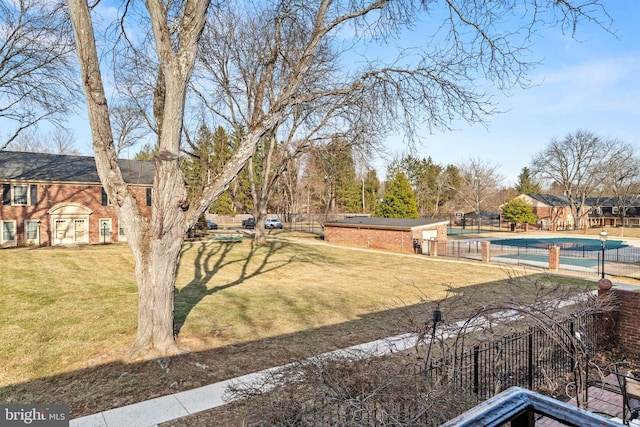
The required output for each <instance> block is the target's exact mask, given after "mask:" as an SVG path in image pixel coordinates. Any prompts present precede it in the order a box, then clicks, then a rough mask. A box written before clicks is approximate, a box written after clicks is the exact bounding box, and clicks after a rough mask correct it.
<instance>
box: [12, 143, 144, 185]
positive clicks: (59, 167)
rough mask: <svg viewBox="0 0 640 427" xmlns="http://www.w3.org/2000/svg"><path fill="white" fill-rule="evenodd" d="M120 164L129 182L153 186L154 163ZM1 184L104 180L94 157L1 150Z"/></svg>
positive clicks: (94, 182)
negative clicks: (99, 174) (99, 175)
mask: <svg viewBox="0 0 640 427" xmlns="http://www.w3.org/2000/svg"><path fill="white" fill-rule="evenodd" d="M118 165H119V166H120V170H121V171H122V177H123V178H124V180H125V182H127V183H129V184H139V185H153V176H154V164H153V162H151V161H140V160H128V159H118ZM0 181H40V182H43V181H44V182H74V183H88V184H99V183H100V178H99V177H98V170H97V169H96V162H95V159H94V158H93V157H91V156H70V155H66V154H47V153H28V152H22V151H0Z"/></svg>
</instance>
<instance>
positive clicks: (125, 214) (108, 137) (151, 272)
mask: <svg viewBox="0 0 640 427" xmlns="http://www.w3.org/2000/svg"><path fill="white" fill-rule="evenodd" d="M67 3H68V7H69V14H70V17H71V21H72V25H73V29H74V33H75V38H76V48H77V51H78V61H79V64H80V71H81V73H82V81H83V86H84V91H85V98H86V101H87V109H88V114H89V122H90V125H91V132H92V139H93V147H94V156H95V159H96V167H97V170H98V174H99V176H100V180H101V182H102V184H103V186H104V188H105V190H106V191H107V193H108V194H109V197H110V198H111V200H113V202H114V206H115V209H116V213H117V215H118V218H119V219H120V222H121V224H122V226H123V228H124V230H125V233H126V235H127V241H128V243H129V246H130V248H131V251H132V253H133V256H134V259H135V269H136V279H137V282H138V305H139V309H138V333H137V337H136V340H135V342H134V344H133V346H132V347H131V350H130V353H129V357H130V358H131V359H139V358H153V357H158V356H166V355H174V354H177V353H179V352H182V351H183V350H184V349H183V348H181V347H179V346H178V345H177V343H176V341H175V338H174V332H173V302H174V301H173V298H174V288H175V281H176V268H177V265H178V260H179V257H180V248H181V246H182V243H183V241H184V233H185V231H186V229H187V227H188V225H189V224H190V222H195V221H194V218H197V216H198V215H199V214H200V213H201V212H202V211H204V209H205V208H206V206H205V204H206V203H205V202H203V203H201V204H199V205H198V206H197V207H196V208H195V209H192V210H191V211H190V212H188V217H187V215H186V214H185V210H186V209H187V206H186V205H185V204H186V199H187V192H186V189H185V188H184V177H183V174H182V172H181V171H180V169H179V166H178V155H177V153H178V152H179V143H180V134H181V129H182V119H183V116H184V103H185V94H186V85H187V82H188V80H189V76H190V73H191V70H192V68H193V64H194V62H195V53H196V50H197V39H198V37H199V34H200V33H201V30H202V26H203V25H204V16H205V15H206V9H207V7H208V0H194V1H187V2H185V6H184V8H185V10H184V13H185V14H186V15H190V16H192V17H193V19H192V20H187V21H184V27H182V28H181V29H182V33H181V36H180V42H181V43H180V46H179V48H178V49H176V50H175V51H174V47H173V46H172V45H171V40H170V37H169V36H168V35H167V32H168V31H169V28H168V25H167V21H166V15H165V12H166V11H165V10H164V7H163V5H162V4H161V3H159V2H157V1H154V0H149V1H148V2H147V6H148V8H149V12H150V15H151V22H152V25H153V30H154V35H155V36H156V48H157V51H158V55H159V57H160V62H161V63H162V64H163V65H162V71H161V79H162V81H163V82H164V85H163V90H162V91H161V93H159V94H158V97H157V100H158V101H159V102H160V103H161V112H160V113H159V115H158V117H157V119H158V125H159V136H158V146H159V148H160V151H159V153H158V154H157V155H156V156H155V158H154V160H155V177H154V192H153V206H152V218H151V221H148V219H147V218H145V217H144V215H142V213H141V211H140V208H139V206H138V202H137V200H136V199H135V197H133V195H132V193H131V191H130V190H129V187H128V185H127V183H126V182H125V181H124V179H123V177H122V173H121V171H120V169H119V167H118V162H117V152H116V149H115V147H114V143H113V132H112V129H111V124H110V119H109V108H108V106H107V100H106V96H105V92H104V86H103V83H102V77H101V74H100V66H99V60H98V53H97V48H96V41H95V38H94V32H93V24H92V21H91V15H90V11H89V7H88V5H87V2H86V1H84V0H68V2H67ZM238 169H239V167H238ZM229 181H230V179H229Z"/></svg>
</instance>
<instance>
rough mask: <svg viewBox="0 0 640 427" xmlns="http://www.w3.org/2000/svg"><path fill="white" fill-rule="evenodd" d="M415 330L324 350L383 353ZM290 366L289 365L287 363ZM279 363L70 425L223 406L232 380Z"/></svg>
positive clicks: (164, 417)
mask: <svg viewBox="0 0 640 427" xmlns="http://www.w3.org/2000/svg"><path fill="white" fill-rule="evenodd" d="M416 339H417V338H416V336H415V335H413V334H404V335H398V336H396V337H391V338H385V339H381V340H377V341H373V342H369V343H365V344H360V345H356V346H353V347H349V348H345V349H341V350H336V351H332V352H328V353H324V354H321V355H320V356H316V357H330V356H354V355H357V356H363V355H366V356H382V355H385V354H391V353H395V352H399V351H403V350H406V349H408V348H411V347H413V346H415V344H416ZM285 366H286V365H285ZM283 367H284V366H278V367H275V368H270V369H266V370H264V371H260V372H255V373H252V374H247V375H243V376H241V377H237V378H232V379H229V380H225V381H221V382H218V383H215V384H210V385H207V386H204V387H199V388H195V389H192V390H187V391H182V392H179V393H174V394H171V395H167V396H162V397H158V398H155V399H151V400H147V401H144V402H139V403H134V404H132V405H128V406H123V407H121V408H115V409H110V410H108V411H104V412H99V413H97V414H92V415H87V416H84V417H80V418H75V419H72V420H71V421H70V424H69V425H70V427H152V426H156V425H158V424H160V423H164V422H167V421H171V420H175V419H177V418H181V417H185V416H187V415H192V414H196V413H198V412H201V411H206V410H208V409H212V408H216V407H218V406H222V405H224V404H226V403H229V402H230V401H229V400H227V399H225V391H226V389H227V388H228V387H229V386H230V385H231V384H235V385H238V384H256V383H258V382H259V381H261V380H262V379H264V378H265V377H268V376H269V374H270V373H272V372H274V371H277V370H278V369H281V368H283Z"/></svg>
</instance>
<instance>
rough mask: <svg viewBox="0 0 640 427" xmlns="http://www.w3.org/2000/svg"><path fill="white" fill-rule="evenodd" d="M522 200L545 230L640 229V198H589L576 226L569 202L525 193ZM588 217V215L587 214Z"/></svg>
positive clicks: (560, 197) (548, 195)
mask: <svg viewBox="0 0 640 427" xmlns="http://www.w3.org/2000/svg"><path fill="white" fill-rule="evenodd" d="M518 198H520V199H522V200H525V201H526V202H527V203H529V204H530V205H531V206H532V207H533V213H534V214H535V215H536V216H537V217H538V219H539V224H538V225H539V226H540V228H541V229H542V230H564V229H573V228H582V227H585V226H586V227H618V226H621V225H623V224H624V225H625V226H628V227H640V197H630V198H626V199H618V198H617V197H589V198H587V199H586V200H585V204H584V206H583V207H582V211H581V213H582V215H581V216H582V218H581V219H580V220H579V223H578V224H576V227H574V218H573V216H572V215H571V207H570V204H569V199H568V198H567V197H565V196H557V195H553V194H521V195H520V196H518ZM585 214H586V215H585Z"/></svg>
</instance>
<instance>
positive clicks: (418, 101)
mask: <svg viewBox="0 0 640 427" xmlns="http://www.w3.org/2000/svg"><path fill="white" fill-rule="evenodd" d="M67 4H68V10H69V14H70V17H71V22H72V24H73V29H74V34H75V41H76V47H77V54H78V59H79V64H80V70H81V73H82V84H83V87H84V91H85V98H86V101H87V108H88V111H89V122H90V125H91V129H92V138H93V148H94V153H95V159H96V165H97V169H98V173H99V176H100V179H101V181H102V184H103V186H104V187H105V189H106V191H107V193H108V194H109V196H110V199H111V200H112V201H113V202H114V206H115V208H116V211H117V213H118V216H119V219H120V222H121V224H122V226H123V228H124V231H125V233H126V234H127V241H128V243H129V245H130V247H131V251H132V253H133V257H134V260H135V272H136V279H137V282H138V289H139V299H138V333H137V338H136V341H135V343H134V345H133V347H132V353H131V356H132V357H137V356H141V357H157V356H159V355H170V354H175V353H177V352H179V351H182V349H181V348H180V346H179V345H178V344H177V342H176V340H175V337H174V330H173V317H172V315H173V298H174V286H175V280H176V266H177V264H178V261H179V257H180V248H181V245H182V243H183V239H184V235H185V232H186V230H187V229H188V228H189V227H190V226H191V225H193V224H194V223H195V221H196V220H197V218H198V217H199V216H200V215H201V214H202V213H203V212H204V211H205V210H206V209H207V208H208V207H209V206H210V205H211V204H212V203H213V201H214V200H215V199H216V198H217V197H218V196H219V195H220V194H221V193H222V192H223V191H224V190H225V189H226V188H227V186H228V185H229V183H230V182H231V181H232V180H233V179H234V177H236V176H237V174H238V173H239V171H240V170H241V169H242V168H243V167H244V165H245V164H246V162H247V161H248V160H249V159H250V157H251V156H252V154H253V152H254V148H255V147H256V145H257V144H258V143H259V142H261V141H263V140H265V138H272V137H273V135H277V134H278V132H279V131H280V130H281V129H282V128H283V126H284V125H285V124H286V123H287V121H288V120H291V119H292V118H293V117H294V116H295V114H296V113H297V112H299V111H300V109H303V110H304V109H305V108H306V107H307V106H314V108H315V106H318V105H325V106H326V107H325V108H326V109H325V110H324V111H331V110H332V109H334V108H339V106H340V104H339V103H338V101H336V100H340V99H342V100H343V105H347V106H349V107H350V108H349V109H347V110H343V112H342V114H341V115H339V116H340V117H341V120H350V121H352V122H355V120H354V119H355V118H357V117H358V115H360V116H361V121H363V122H366V123H371V121H369V120H364V116H365V115H367V114H373V113H374V112H375V117H376V118H377V120H378V123H380V124H382V125H384V127H387V128H389V127H394V126H395V127H396V129H397V130H404V131H405V133H406V134H408V135H411V134H412V133H413V132H414V130H415V129H416V124H417V123H427V124H428V125H429V126H439V127H447V126H448V123H449V121H450V120H451V119H453V118H463V119H466V120H470V121H477V120H482V119H483V117H485V116H486V115H487V114H491V113H493V112H494V107H493V105H492V103H491V99H490V97H489V96H488V94H485V93H483V92H481V91H479V90H478V89H477V88H478V87H480V86H479V85H476V84H475V83H476V81H475V78H476V77H486V78H489V79H490V80H491V81H492V82H494V83H495V84H496V85H497V86H500V87H510V86H512V85H513V84H520V83H526V72H527V70H528V69H529V67H530V65H531V64H530V63H528V62H527V61H526V58H525V57H523V56H522V55H523V54H524V53H525V50H526V47H527V45H528V40H529V39H528V37H529V36H530V35H531V34H532V32H533V31H534V30H535V29H536V27H537V26H538V24H541V23H544V22H550V21H549V20H553V18H554V16H556V17H559V20H558V19H555V20H553V22H554V23H556V24H559V25H562V26H563V27H564V28H568V29H570V30H573V29H574V28H575V26H576V25H577V24H578V23H580V22H583V21H585V20H592V21H595V22H596V23H597V24H600V25H602V24H601V22H600V21H599V20H598V19H599V18H602V17H604V18H607V16H606V13H605V14H604V15H603V13H604V9H602V8H600V7H599V5H598V2H597V1H591V0H590V1H588V2H584V3H583V2H581V1H575V2H574V1H571V2H570V1H562V2H557V1H551V0H523V1H522V5H527V7H522V8H520V6H522V5H521V4H520V3H510V2H507V3H504V2H494V1H489V0H484V1H477V2H473V3H471V2H468V1H466V0H445V1H442V2H424V1H414V0H358V1H350V0H312V1H307V2H297V1H289V0H280V1H255V2H254V1H250V0H247V1H244V2H221V3H220V4H216V5H215V7H211V8H210V0H166V1H160V0H147V1H146V3H145V6H144V8H142V9H140V8H139V6H140V4H139V3H137V2H126V3H123V4H122V5H121V7H120V12H121V14H122V15H121V16H118V17H117V18H116V22H117V24H116V28H121V29H122V30H123V31H121V32H120V34H121V35H122V36H121V37H120V38H119V39H118V41H117V42H120V43H124V44H125V45H126V44H129V45H134V44H136V43H138V45H137V46H138V48H137V49H131V50H130V52H133V53H134V54H135V55H133V56H123V57H126V58H130V60H131V61H137V62H136V63H135V64H134V65H135V66H139V65H140V64H141V63H144V65H149V66H155V72H147V73H146V74H145V75H146V76H153V77H154V78H155V81H154V83H153V84H144V85H140V86H139V87H140V89H141V90H146V91H147V92H146V98H144V99H146V101H147V104H146V108H150V109H152V111H153V123H150V124H151V125H152V127H153V128H154V129H155V131H156V133H157V154H155V156H154V161H155V170H156V172H155V181H154V189H153V190H154V191H153V204H152V217H151V219H150V220H147V219H146V218H145V217H144V216H143V215H142V214H141V212H140V210H139V209H138V205H137V203H136V200H135V198H134V197H133V195H132V193H131V192H130V190H129V188H128V186H127V184H126V183H125V182H124V180H123V177H122V173H121V171H120V170H119V168H118V164H117V161H116V153H117V152H116V148H115V144H114V138H113V130H112V126H111V121H110V107H109V104H108V102H107V96H106V94H105V83H104V81H103V77H102V72H103V70H101V67H100V65H101V63H100V57H101V56H100V54H99V53H98V49H97V46H98V43H97V42H96V34H100V33H98V32H97V31H96V30H95V28H94V23H93V19H92V16H91V10H92V8H91V7H90V6H89V5H88V4H87V1H86V0H67ZM436 7H441V8H443V9H442V11H444V12H445V13H444V14H438V15H437V16H443V18H441V20H440V21H439V22H437V23H435V24H434V26H433V28H438V31H436V34H434V35H433V37H435V38H436V40H435V42H434V43H432V44H430V43H427V42H428V41H430V40H434V39H432V38H431V39H425V43H424V46H425V48H413V49H403V46H396V45H394V44H392V43H394V40H395V38H394V36H395V35H397V34H400V32H402V31H404V30H406V29H407V28H411V27H412V25H414V24H415V23H416V22H417V20H418V19H420V18H422V17H427V16H428V15H427V14H425V13H423V12H429V11H431V9H433V8H436ZM515 8H518V13H521V12H522V14H524V15H523V16H520V15H519V16H520V17H521V19H519V20H517V27H516V28H514V27H513V26H509V24H510V23H511V24H513V23H514V20H512V19H509V18H510V16H511V12H512V11H514V10H515ZM210 9H211V10H210ZM232 11H241V12H242V14H244V15H247V16H251V17H253V19H254V21H255V23H256V25H258V26H259V27H260V28H267V29H271V31H272V34H273V35H272V37H270V38H269V39H267V40H266V41H267V42H268V43H263V40H261V39H260V38H254V39H253V40H252V43H247V44H245V45H243V46H242V47H243V49H244V51H243V52H242V54H246V55H247V57H248V58H250V59H252V60H253V62H254V63H255V64H257V65H258V67H257V69H258V71H259V73H258V74H256V75H251V74H246V73H245V74H244V75H245V76H249V77H250V78H252V79H255V80H256V81H258V82H262V81H263V82H265V83H267V84H266V85H260V84H257V85H253V82H252V81H243V80H242V79H235V75H234V76H231V75H229V79H230V80H231V77H234V79H233V80H232V81H233V82H234V85H228V86H224V87H222V88H220V89H221V90H220V91H218V93H223V92H224V90H234V91H245V93H246V92H247V91H248V89H249V88H251V89H252V90H254V92H252V96H251V97H248V96H247V97H246V99H245V101H244V102H245V103H246V105H247V107H244V106H243V107H242V108H241V109H236V111H243V112H244V113H246V114H247V115H249V116H248V118H241V117H238V116H236V117H235V118H234V117H233V116H232V115H231V111H232V110H231V108H230V106H228V105H227V106H226V109H224V110H222V109H221V110H220V113H221V114H222V115H227V116H228V117H229V118H230V120H231V121H233V120H236V121H237V122H239V123H240V124H241V125H242V126H243V127H244V129H243V130H244V133H243V134H242V138H241V140H240V141H239V142H238V144H237V146H236V149H235V152H234V154H233V156H232V157H231V158H230V159H229V160H228V161H227V163H226V164H225V166H224V168H223V169H222V170H220V171H219V172H218V173H217V174H216V175H215V176H214V177H212V180H211V181H209V182H208V183H207V184H206V185H205V187H204V188H203V189H202V191H201V192H200V193H199V196H198V197H196V198H193V199H188V197H187V191H186V189H185V188H184V176H183V173H182V172H181V171H180V168H179V162H178V159H179V153H180V150H181V148H180V144H181V135H182V133H183V123H184V117H185V106H186V103H187V99H190V98H188V97H187V95H188V88H189V86H188V85H189V82H190V80H191V79H192V74H193V69H194V64H195V62H196V54H197V51H198V46H199V42H200V39H201V35H202V34H203V30H204V28H205V26H206V25H207V18H209V25H213V26H218V25H222V24H223V19H226V17H229V16H233V14H232V13H231V12H232ZM558 12H559V13H558ZM554 13H558V14H556V15H554ZM246 22H247V21H245V20H242V21H238V22H237V23H236V25H234V26H226V27H221V28H225V31H232V30H237V31H241V30H243V29H244V25H245V23H246ZM129 25H135V28H134V30H135V31H127V29H130V28H131V27H130V26H129ZM504 26H506V27H504ZM256 34H262V32H258V33H256ZM224 35H225V34H224V33H222V34H221V35H220V36H221V37H222V36H224ZM147 41H152V43H151V44H149V43H146V42H147ZM107 42H109V40H104V41H101V43H100V46H106V45H107ZM376 43H377V44H378V45H379V46H380V47H382V48H385V49H386V52H390V53H391V55H387V54H385V55H382V54H380V55H377V54H376V56H375V59H372V58H373V56H372V57H371V58H368V59H367V57H368V55H367V52H366V49H367V48H368V47H372V46H373V45H374V44H376ZM145 45H150V46H153V50H154V51H155V58H151V57H148V56H146V55H144V54H146V53H147V52H145V51H144V50H143V49H141V48H140V46H145ZM404 47H405V48H406V46H404ZM427 47H428V48H429V50H427V49H426V48H427ZM289 49H291V50H292V51H293V52H294V53H295V56H287V55H285V53H286V52H287V51H288V50H289ZM349 52H351V53H353V54H355V56H351V57H347V56H346V54H347V53H349ZM138 53H140V56H136V55H138ZM235 54H239V52H236V51H232V50H231V51H230V50H228V49H224V48H221V49H218V50H217V51H215V52H214V53H213V56H212V58H214V59H219V58H223V57H226V56H228V55H235ZM334 55H337V56H338V57H339V58H340V61H337V62H336V61H330V62H324V61H319V58H325V57H329V58H330V57H331V56H334ZM358 55H359V56H358ZM115 56H119V55H115ZM389 56H390V58H389ZM281 58H285V59H287V61H282V60H281ZM359 59H361V60H359ZM221 62H222V63H223V64H225V62H223V61H221ZM324 63H326V64H330V65H331V66H330V67H317V66H316V65H317V64H324ZM346 65H352V67H347V66H346ZM120 69H121V67H113V72H115V73H117V72H118V71H120ZM222 70H223V71H225V70H224V69H222ZM479 70H480V71H481V72H482V73H484V75H483V76H482V75H480V74H479ZM276 77H277V78H276ZM327 77H330V78H327ZM110 81H111V80H110ZM113 81H117V79H114V80H113ZM316 81H321V82H322V83H323V84H324V83H326V84H324V88H322V87H320V86H321V85H318V84H315V82H316ZM274 82H276V83H277V84H274ZM214 84H217V83H214ZM220 99H222V100H223V101H224V100H230V102H234V101H233V100H234V99H236V98H231V97H224V98H223V97H221V98H220ZM325 99H329V100H333V101H334V103H333V104H332V103H323V101H324V100H325ZM150 100H152V102H151V101H150ZM345 100H347V101H348V102H345ZM215 101H217V100H215ZM218 105H219V104H216V105H215V106H218ZM150 111H151V110H150ZM306 111H313V110H312V109H307V110H306ZM319 117H320V120H316V121H310V122H309V123H311V124H314V125H317V124H319V123H320V122H321V118H322V117H325V114H324V112H323V114H322V115H321V116H319ZM333 117H337V116H336V115H333ZM338 124H340V122H339V121H338V122H334V123H333V124H332V125H333V126H337V125H338ZM288 128H289V129H290V128H291V127H290V126H289V127H288ZM312 128H313V127H312V126H310V127H309V129H312ZM187 201H189V203H187Z"/></svg>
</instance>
